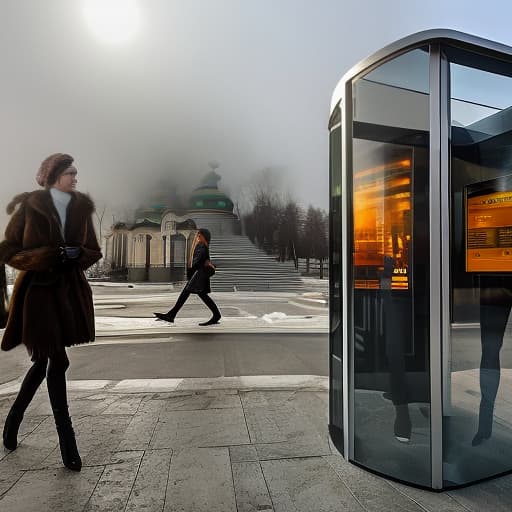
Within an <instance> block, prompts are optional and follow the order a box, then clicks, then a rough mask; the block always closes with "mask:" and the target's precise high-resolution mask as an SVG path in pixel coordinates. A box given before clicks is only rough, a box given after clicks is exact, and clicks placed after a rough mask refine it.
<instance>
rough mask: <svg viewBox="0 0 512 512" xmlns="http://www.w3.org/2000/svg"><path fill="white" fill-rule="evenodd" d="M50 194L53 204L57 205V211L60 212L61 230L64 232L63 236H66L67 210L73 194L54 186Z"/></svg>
mask: <svg viewBox="0 0 512 512" xmlns="http://www.w3.org/2000/svg"><path fill="white" fill-rule="evenodd" d="M50 194H51V196H52V199H53V204H54V205H55V208H56V210H57V213H58V214H59V218H60V231H61V233H62V238H64V233H65V227H66V210H67V207H68V204H69V201H71V194H69V193H68V192H62V191H61V190H58V189H56V188H53V187H52V188H51V189H50Z"/></svg>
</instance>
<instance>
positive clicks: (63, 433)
mask: <svg viewBox="0 0 512 512" xmlns="http://www.w3.org/2000/svg"><path fill="white" fill-rule="evenodd" d="M53 416H54V418H55V425H56V426H57V434H58V435H59V446H60V454H61V456H62V462H63V463H64V466H66V467H67V468H68V469H71V470H72V471H80V470H81V469H82V459H81V458H80V454H79V453H78V448H77V446H76V439H75V431H74V430H73V426H72V424H71V418H70V417H69V413H68V408H67V407H66V408H65V409H60V410H57V409H54V410H53Z"/></svg>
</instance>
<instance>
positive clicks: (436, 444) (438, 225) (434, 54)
mask: <svg viewBox="0 0 512 512" xmlns="http://www.w3.org/2000/svg"><path fill="white" fill-rule="evenodd" d="M441 89H442V80H441V47H440V45H439V44H431V45H430V176H429V241H430V244H429V245H430V255H429V256H430V283H429V285H430V301H429V302H430V433H431V435H430V443H431V464H432V465H431V470H432V488H433V489H442V487H443V407H442V378H443V376H442V371H441V368H442V366H441V363H442V360H441V354H442V345H443V341H444V340H443V329H442V321H443V314H442V313H443V311H442V310H443V303H442V284H443V283H442V275H443V270H442V268H441V263H442V257H441V252H442V243H443V242H442V237H443V234H444V233H443V230H442V218H443V217H444V216H445V215H444V214H443V213H442V212H441V210H442V208H447V204H445V205H443V204H442V203H443V196H442V194H441V190H442V188H441V187H442V181H441V157H442V153H441V147H442V135H443V134H442V133H441V123H442V111H441ZM444 110H446V109H444ZM444 113H445V114H446V112H444Z"/></svg>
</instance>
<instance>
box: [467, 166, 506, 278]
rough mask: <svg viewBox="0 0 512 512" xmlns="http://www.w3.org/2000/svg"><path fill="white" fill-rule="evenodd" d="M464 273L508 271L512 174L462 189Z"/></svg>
mask: <svg viewBox="0 0 512 512" xmlns="http://www.w3.org/2000/svg"><path fill="white" fill-rule="evenodd" d="M465 203H466V271H467V272H512V175H508V176H502V177H500V178H496V179H493V180H489V181H484V182H481V183H475V184H472V185H468V186H467V187H465Z"/></svg>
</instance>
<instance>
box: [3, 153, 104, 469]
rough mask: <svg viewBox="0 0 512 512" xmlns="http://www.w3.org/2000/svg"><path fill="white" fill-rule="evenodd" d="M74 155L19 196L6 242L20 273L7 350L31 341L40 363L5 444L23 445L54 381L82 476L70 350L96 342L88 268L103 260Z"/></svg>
mask: <svg viewBox="0 0 512 512" xmlns="http://www.w3.org/2000/svg"><path fill="white" fill-rule="evenodd" d="M76 175H77V170H76V168H75V167H74V166H73V158H72V157H71V156H69V155H67V154H63V153H56V154H54V155H51V156H49V157H48V158H46V159H45V160H44V161H43V163H42V164H41V167H40V169H39V171H38V173H37V176H36V180H37V183H38V184H39V185H40V186H42V187H43V188H44V190H36V191H34V192H26V193H24V194H20V195H18V196H16V197H15V198H14V199H13V200H12V201H11V203H10V204H9V205H8V206H7V213H9V214H11V215H12V216H11V219H10V221H9V224H8V226H7V228H6V231H5V240H4V241H2V242H1V243H0V263H7V264H8V265H10V266H12V267H14V268H16V269H18V270H19V271H20V272H19V274H18V277H17V279H16V282H15V285H14V289H13V293H12V297H11V303H10V307H9V316H8V320H7V326H6V328H5V333H4V336H3V339H2V343H1V348H2V350H10V349H12V348H14V347H16V346H17V345H19V344H21V343H23V344H24V345H25V346H26V348H27V350H28V352H29V354H30V356H31V358H32V362H33V365H32V367H31V368H30V369H29V370H28V372H27V375H26V376H25V378H24V380H23V383H22V384H21V388H20V391H19V393H18V396H17V397H16V400H15V401H14V403H13V405H12V407H11V410H10V411H9V414H8V415H7V418H6V421H5V426H4V431H3V442H4V445H5V447H6V448H7V449H9V450H14V449H16V446H17V435H18V429H19V426H20V424H21V421H22V419H23V414H24V413H25V410H26V409H27V407H28V405H29V404H30V402H31V400H32V398H33V397H34V395H35V393H36V391H37V389H38V387H39V386H40V384H41V383H42V381H43V380H44V378H45V377H46V380H47V385H48V395H49V398H50V403H51V407H52V411H53V415H54V418H55V424H56V427H57V433H58V436H59V446H60V451H61V455H62V461H63V463H64V465H65V466H66V467H68V468H69V469H72V470H75V471H80V469H81V467H82V461H81V459H80V455H79V453H78V449H77V446H76V440H75V434H74V431H73V427H72V424H71V419H70V417H69V413H68V404H67V393H66V376H65V372H66V370H67V368H68V367H69V360H68V358H67V355H66V348H65V347H69V346H71V345H75V344H79V343H88V342H90V341H93V340H94V309H93V303H92V293H91V289H90V287H89V284H88V283H87V280H86V278H85V275H84V270H85V269H87V268H88V267H90V266H91V265H92V264H93V263H95V262H96V261H98V260H99V259H100V258H101V252H100V247H99V245H98V241H97V239H96V234H95V232H94V227H93V222H92V214H93V212H94V205H93V203H92V201H91V199H90V198H89V197H88V196H87V195H85V194H81V193H80V192H76V191H75V187H76V183H77V179H76Z"/></svg>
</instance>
